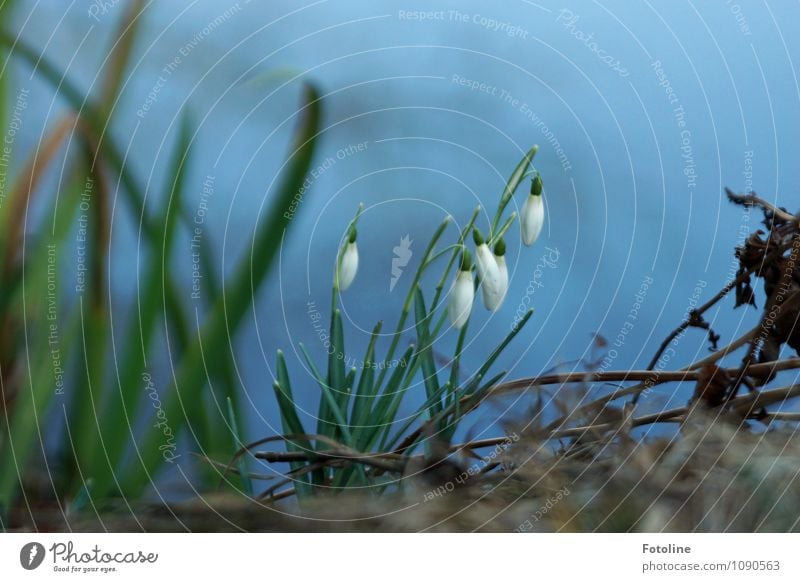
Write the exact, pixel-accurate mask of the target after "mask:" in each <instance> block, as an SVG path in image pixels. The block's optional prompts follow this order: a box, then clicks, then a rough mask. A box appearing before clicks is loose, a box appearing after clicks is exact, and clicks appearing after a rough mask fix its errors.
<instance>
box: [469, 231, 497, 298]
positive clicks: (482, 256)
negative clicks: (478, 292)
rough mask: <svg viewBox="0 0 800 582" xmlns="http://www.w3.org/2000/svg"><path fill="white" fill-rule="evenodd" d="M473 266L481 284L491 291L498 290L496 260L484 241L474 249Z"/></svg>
mask: <svg viewBox="0 0 800 582" xmlns="http://www.w3.org/2000/svg"><path fill="white" fill-rule="evenodd" d="M475 268H476V269H477V271H478V280H479V281H480V283H481V286H483V287H488V288H489V289H488V290H489V291H490V292H491V293H497V292H498V291H500V271H499V270H498V268H497V261H496V260H495V258H494V255H493V254H492V251H490V250H489V247H488V246H487V245H486V244H485V243H484V244H482V245H479V246H478V248H476V249H475Z"/></svg>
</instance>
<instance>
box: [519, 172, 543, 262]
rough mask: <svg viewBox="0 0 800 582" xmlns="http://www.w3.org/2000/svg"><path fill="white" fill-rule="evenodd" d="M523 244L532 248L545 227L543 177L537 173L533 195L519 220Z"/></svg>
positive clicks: (529, 197) (526, 203)
mask: <svg viewBox="0 0 800 582" xmlns="http://www.w3.org/2000/svg"><path fill="white" fill-rule="evenodd" d="M519 226H520V231H521V232H522V242H523V243H525V246H531V245H532V244H533V243H535V242H536V239H538V238H539V234H541V232H542V226H544V195H543V194H542V176H541V175H540V174H539V173H538V172H537V173H536V176H534V178H533V181H532V182H531V193H530V195H529V196H528V199H527V200H526V201H525V205H524V206H523V207H522V214H521V215H520V220H519Z"/></svg>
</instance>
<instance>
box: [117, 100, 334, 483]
mask: <svg viewBox="0 0 800 582" xmlns="http://www.w3.org/2000/svg"><path fill="white" fill-rule="evenodd" d="M299 115H300V124H299V126H298V129H297V131H296V133H295V139H294V142H293V145H292V146H291V149H290V150H289V151H290V154H289V157H288V159H287V161H286V163H285V166H286V167H285V169H284V172H283V177H282V180H281V183H280V184H279V185H278V187H277V188H276V190H275V192H276V193H275V202H274V204H273V205H272V207H271V208H270V211H269V214H268V215H267V216H265V217H264V219H263V220H261V221H260V223H259V225H258V227H257V229H256V232H255V233H254V240H253V245H252V247H251V253H250V255H249V256H246V257H243V258H242V259H241V260H240V262H239V265H238V267H237V271H236V273H235V274H234V276H233V280H232V281H231V282H230V284H228V285H226V289H228V290H229V293H228V296H227V297H226V296H222V297H218V298H216V299H215V301H214V303H213V305H212V307H211V313H210V315H209V318H208V321H207V322H206V323H205V325H204V326H203V328H202V330H201V331H200V334H201V336H202V338H203V341H202V344H203V345H204V346H205V351H206V353H207V354H209V355H210V356H211V357H210V358H209V360H208V362H207V363H208V368H209V370H210V372H211V373H212V374H213V373H216V372H218V370H220V369H221V368H222V367H223V366H224V362H222V361H221V360H224V358H228V357H231V355H230V354H229V353H228V352H229V348H230V339H229V335H230V334H231V333H232V331H233V330H235V329H236V328H237V327H238V326H239V324H240V323H241V322H242V320H243V318H244V316H245V314H246V313H247V310H248V308H249V306H250V304H251V301H252V299H253V295H254V292H255V290H256V289H258V287H259V286H260V285H261V283H262V282H263V281H264V278H265V276H266V274H267V272H268V270H269V268H270V266H271V264H272V261H273V259H274V257H275V255H276V253H277V250H278V248H279V245H280V243H281V241H282V240H283V237H284V233H285V231H286V230H287V229H288V228H289V226H290V221H291V218H292V216H293V215H292V214H290V213H289V209H290V206H291V204H292V201H293V199H294V197H295V196H296V195H297V193H298V192H300V191H301V189H302V186H303V182H304V180H305V176H306V174H307V173H308V169H309V167H310V165H311V159H312V156H313V152H314V145H315V143H316V138H317V134H318V132H319V119H320V104H319V95H318V93H317V91H316V89H315V88H314V87H313V86H311V85H305V86H304V89H303V100H302V106H301V108H300V111H299ZM204 385H205V377H204V373H203V372H202V358H201V352H200V349H199V343H194V344H192V345H191V346H190V347H189V349H188V351H187V353H186V355H185V357H184V358H183V359H182V361H181V364H180V366H179V369H178V372H177V375H176V380H175V386H174V388H175V389H174V390H173V391H172V392H171V393H170V394H169V395H168V397H167V399H166V402H165V404H164V408H165V410H167V413H168V414H170V416H169V417H170V419H172V418H174V419H175V421H174V422H175V427H174V428H173V432H178V430H179V429H180V428H182V426H183V424H184V423H185V420H186V418H187V417H188V418H191V417H192V416H193V413H194V410H193V408H194V407H196V406H197V403H198V402H199V401H200V398H199V394H200V393H201V392H202V388H203V386H204ZM182 391H184V395H182V394H181V392H182ZM181 410H186V415H185V416H184V415H183V414H181ZM157 438H158V437H157V435H154V433H152V432H151V433H150V434H149V435H147V436H146V437H145V439H144V444H143V446H142V447H141V448H140V449H139V454H140V461H141V466H136V467H135V468H131V470H130V471H129V472H128V473H127V475H126V478H125V487H124V490H125V491H126V492H127V493H130V494H137V493H138V492H139V491H141V489H142V487H144V485H145V484H146V483H147V482H148V479H149V478H148V475H149V474H150V473H151V472H152V471H153V469H155V468H156V467H157V466H158V464H159V462H158V460H159V451H158V441H157V440H156V439H157Z"/></svg>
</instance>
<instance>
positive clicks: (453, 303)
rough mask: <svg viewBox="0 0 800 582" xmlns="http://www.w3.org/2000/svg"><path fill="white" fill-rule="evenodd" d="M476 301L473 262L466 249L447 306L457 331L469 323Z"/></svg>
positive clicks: (448, 314) (449, 316) (448, 313)
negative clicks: (473, 304)
mask: <svg viewBox="0 0 800 582" xmlns="http://www.w3.org/2000/svg"><path fill="white" fill-rule="evenodd" d="M474 301H475V283H474V282H473V280H472V261H471V259H470V255H469V251H468V250H466V249H464V251H463V253H462V255H461V267H460V269H459V270H458V273H456V279H455V281H453V286H452V288H451V289H450V300H449V303H448V305H447V316H448V318H449V319H450V323H452V324H453V327H455V328H456V329H461V328H462V327H464V326H465V325H466V323H467V321H469V315H470V313H471V312H472V303H473V302H474Z"/></svg>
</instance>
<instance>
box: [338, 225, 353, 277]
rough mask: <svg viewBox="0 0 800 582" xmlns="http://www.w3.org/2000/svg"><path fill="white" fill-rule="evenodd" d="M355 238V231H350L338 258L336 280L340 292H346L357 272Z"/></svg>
mask: <svg viewBox="0 0 800 582" xmlns="http://www.w3.org/2000/svg"><path fill="white" fill-rule="evenodd" d="M356 236H357V233H356V229H355V228H353V229H351V230H350V235H349V236H348V237H347V242H346V243H345V245H344V248H343V250H342V254H341V256H340V258H339V269H338V271H337V278H338V284H339V290H340V291H346V290H347V288H348V287H350V285H351V284H352V283H353V280H354V279H355V278H356V273H357V272H358V247H357V246H356Z"/></svg>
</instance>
